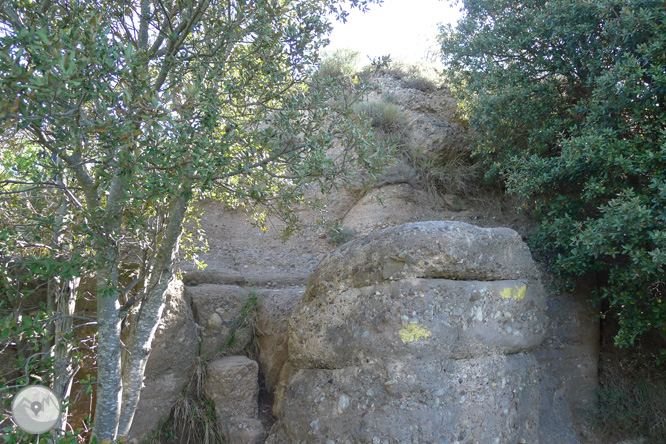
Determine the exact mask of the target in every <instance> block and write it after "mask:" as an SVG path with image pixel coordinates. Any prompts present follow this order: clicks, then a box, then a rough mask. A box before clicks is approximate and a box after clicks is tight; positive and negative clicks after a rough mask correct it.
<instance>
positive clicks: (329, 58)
mask: <svg viewBox="0 0 666 444" xmlns="http://www.w3.org/2000/svg"><path fill="white" fill-rule="evenodd" d="M359 55H360V53H359V52H358V51H352V50H350V49H338V50H336V51H334V52H332V53H330V54H325V55H324V57H323V60H322V62H321V63H320V65H319V68H318V70H317V73H318V74H319V75H320V76H322V77H352V76H354V74H356V72H357V71H358V67H357V65H358V58H359Z"/></svg>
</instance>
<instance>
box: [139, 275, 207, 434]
mask: <svg viewBox="0 0 666 444" xmlns="http://www.w3.org/2000/svg"><path fill="white" fill-rule="evenodd" d="M197 344H198V338H197V331H196V327H195V325H194V318H193V317H192V311H191V310H190V307H189V304H188V302H187V300H186V298H185V294H184V288H183V283H182V282H180V281H173V282H172V283H171V284H170V285H169V287H168V289H167V299H166V305H165V307H164V311H163V312H162V319H161V320H160V323H159V325H158V327H157V331H156V333H155V338H154V339H153V345H152V351H151V352H150V357H149V358H148V363H147V364H146V372H145V379H144V386H145V387H144V389H143V390H142V391H141V397H140V399H139V405H138V407H137V413H136V415H134V421H133V422H132V428H131V430H130V436H131V437H133V438H137V439H139V440H141V439H142V438H144V437H145V436H146V434H148V433H150V432H151V431H152V430H153V429H154V428H155V427H157V425H158V424H159V422H160V420H163V419H166V418H167V417H168V416H169V412H170V411H171V407H172V406H173V404H174V402H175V401H176V399H178V396H180V393H181V391H182V389H183V387H184V386H185V384H186V383H187V382H188V381H189V379H190V375H191V372H192V370H193V368H194V361H195V358H196V351H197Z"/></svg>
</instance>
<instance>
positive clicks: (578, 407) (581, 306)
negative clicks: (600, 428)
mask: <svg viewBox="0 0 666 444" xmlns="http://www.w3.org/2000/svg"><path fill="white" fill-rule="evenodd" d="M585 299H586V294H585V293H584V292H581V293H574V294H569V293H563V294H559V295H553V296H551V297H550V298H549V299H548V316H549V318H550V319H551V321H552V322H551V323H550V326H549V329H548V334H547V339H546V340H545V341H544V342H543V344H541V346H539V347H538V348H537V349H535V350H534V355H535V357H536V359H537V362H538V364H539V372H540V385H541V419H540V421H539V422H540V433H539V436H540V438H539V442H540V444H583V443H593V442H595V438H594V436H592V435H593V431H592V430H590V427H589V425H588V424H587V422H586V418H587V417H588V412H589V409H590V406H592V405H594V403H595V401H596V390H597V387H598V362H599V319H598V315H597V312H596V310H594V308H593V307H592V306H591V305H590V304H589V303H588V302H587V301H586V300H585Z"/></svg>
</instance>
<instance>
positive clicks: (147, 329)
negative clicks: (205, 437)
mask: <svg viewBox="0 0 666 444" xmlns="http://www.w3.org/2000/svg"><path fill="white" fill-rule="evenodd" d="M189 199H190V190H189V189H185V190H183V191H181V194H180V196H178V197H176V198H174V200H173V202H172V203H171V205H170V208H169V213H168V216H167V217H168V218H169V219H168V222H167V228H166V233H165V235H164V239H163V240H162V244H161V245H160V248H159V250H158V253H157V257H156V258H155V266H154V267H153V270H152V272H151V275H150V278H149V282H148V290H147V294H146V296H145V298H144V299H143V301H142V303H141V308H140V310H139V313H138V315H137V317H136V319H135V320H134V321H133V322H132V324H131V327H130V328H131V330H130V334H129V337H128V339H127V348H126V349H127V351H128V354H127V356H126V359H125V363H124V366H123V404H122V412H121V416H120V425H119V427H118V435H119V436H127V435H128V434H129V431H130V428H131V427H132V421H133V420H134V414H135V413H136V408H137V405H138V403H139V398H140V395H141V388H142V386H143V378H144V372H145V370H146V363H147V362H148V357H149V356H150V350H151V346H152V341H153V337H154V336H155V330H156V329H157V325H158V323H159V321H160V319H161V317H162V310H163V309H164V304H165V300H166V293H167V288H168V286H169V284H170V283H171V282H172V278H173V264H174V261H175V256H176V254H177V252H178V244H179V241H180V234H181V231H182V226H183V219H184V217H185V212H186V211H187V206H188V204H189Z"/></svg>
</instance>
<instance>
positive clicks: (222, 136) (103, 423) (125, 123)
mask: <svg viewBox="0 0 666 444" xmlns="http://www.w3.org/2000/svg"><path fill="white" fill-rule="evenodd" d="M372 2H375V0H352V1H351V2H350V4H351V6H353V7H360V8H365V7H366V5H367V4H368V3H372ZM343 6H344V2H343V1H340V0H256V1H251V0H226V1H225V0H140V1H138V0H124V1H117V2H95V1H80V0H68V1H57V0H55V1H53V0H42V1H41V2H37V1H32V0H13V1H6V2H3V3H2V6H1V7H0V124H1V126H2V130H1V132H0V135H1V137H2V143H3V155H2V165H3V169H2V171H1V173H2V177H0V180H2V182H1V184H2V186H3V189H2V197H3V208H2V210H3V212H4V213H5V215H6V217H7V219H6V220H5V221H4V222H3V223H2V227H1V228H2V237H1V238H0V239H2V243H1V244H0V249H1V250H2V256H4V257H9V256H11V257H12V258H15V257H16V256H17V255H20V256H22V257H23V259H22V260H23V261H24V263H26V264H28V265H29V266H28V269H29V270H30V273H29V276H28V277H29V278H31V279H33V280H34V278H35V277H36V276H39V277H42V278H44V279H45V280H46V281H47V282H49V284H48V286H49V290H48V293H50V294H51V295H53V297H51V298H50V299H49V300H51V301H53V302H52V303H51V305H52V307H51V308H53V309H55V310H56V312H57V314H56V315H55V318H57V319H59V320H63V319H69V320H70V323H71V319H72V314H73V309H72V301H75V300H76V298H77V286H78V282H79V280H80V279H81V278H84V277H86V276H92V277H93V279H94V281H95V286H96V303H97V319H96V321H97V327H98V332H97V367H98V376H97V382H98V384H97V404H96V414H95V419H94V433H95V435H96V436H97V438H99V439H100V440H115V439H117V438H119V437H123V436H126V435H127V433H128V432H129V429H130V427H131V424H132V419H133V417H134V413H135V410H136V406H137V403H138V400H139V394H140V388H141V384H142V381H143V372H144V368H145V364H146V361H147V359H148V356H149V353H150V346H151V341H152V338H153V335H154V332H155V329H156V326H157V323H158V321H159V319H160V316H161V312H162V308H163V306H164V298H165V290H166V288H167V286H168V284H169V282H170V281H171V280H172V279H173V278H174V271H175V268H176V265H177V260H178V257H179V245H180V239H181V233H182V231H183V221H184V220H185V219H186V218H187V217H188V211H189V209H190V203H191V202H192V201H193V199H195V198H198V197H201V196H208V197H214V198H217V199H219V200H221V201H224V202H226V203H229V204H237V205H248V206H251V207H252V208H256V212H257V214H258V213H259V211H260V210H259V209H258V208H259V205H263V208H270V209H271V210H273V211H275V212H277V213H278V214H280V215H282V216H284V217H285V218H288V219H289V220H292V221H293V213H291V212H290V208H291V206H292V205H293V204H299V203H303V202H304V198H303V190H304V189H305V187H306V185H307V184H308V183H311V182H313V181H319V183H320V185H321V186H322V187H324V188H325V187H326V186H328V185H330V184H331V181H332V180H333V179H334V178H335V177H337V176H339V175H340V174H341V173H343V172H345V171H347V169H348V168H347V167H348V163H349V162H351V161H354V162H361V163H363V164H365V165H366V166H368V167H372V166H373V164H374V162H375V161H376V160H377V159H379V157H380V156H379V155H378V152H377V149H378V148H377V146H376V145H374V144H373V143H372V137H371V132H370V131H369V130H367V128H365V127H363V126H361V125H359V120H358V118H357V117H354V116H353V114H351V113H350V107H349V106H346V105H349V104H345V103H341V102H340V100H333V99H335V98H339V97H340V96H341V95H340V94H339V91H338V89H339V87H341V86H342V85H341V84H338V83H336V82H335V79H328V80H326V82H328V83H326V84H325V85H323V84H320V83H321V82H324V80H322V79H321V78H319V79H318V80H311V79H312V78H311V77H310V76H309V74H311V72H312V70H313V67H314V66H316V64H317V62H318V58H317V57H318V56H317V54H318V50H319V48H320V47H321V46H322V44H323V43H324V42H325V39H324V36H325V35H326V33H327V32H328V31H330V23H329V22H328V21H327V18H326V17H328V16H330V15H331V14H333V15H335V16H337V17H338V18H342V19H344V17H345V16H346V13H345V12H344V10H343V9H342V7H343ZM317 82H319V83H317ZM336 88H338V89H336ZM344 97H350V96H349V94H345V95H344ZM334 143H340V144H342V146H343V147H344V148H345V149H344V150H343V154H341V155H340V156H339V157H338V158H336V159H332V158H329V156H328V154H329V152H330V150H329V148H330V147H331V146H333V144H334ZM21 202H24V203H28V208H25V207H22V206H21ZM21 218H25V220H26V221H29V223H23V222H21ZM45 239H48V240H47V241H45ZM9 262H11V260H9V259H8V260H7V261H6V263H7V264H8V263H9ZM9 270H10V267H9V266H5V268H4V269H3V276H4V277H5V284H8V285H9V287H8V288H10V287H11V288H12V289H15V288H16V287H15V286H12V285H11V284H15V283H16V282H19V280H17V279H14V280H11V279H10V276H11V273H10V271H9ZM24 280H25V279H24ZM57 301H59V302H57ZM13 319H14V320H13V321H12V322H13V324H12V325H16V323H17V318H13ZM7 325H9V324H7ZM123 326H125V327H124V328H123ZM60 328H63V329H64V331H68V330H70V329H71V328H72V326H71V325H65V326H64V327H63V326H60ZM60 333H62V332H60ZM54 336H55V338H58V337H61V336H63V335H59V334H58V332H54V331H51V334H48V332H46V333H44V334H43V337H44V338H45V341H51V346H52V347H55V348H56V349H58V347H57V342H58V341H57V340H56V339H54ZM123 344H124V346H123ZM61 348H62V347H61ZM68 353H69V351H68V350H65V353H64V355H63V354H62V353H61V355H60V357H59V358H58V356H57V353H55V355H56V359H61V360H64V361H67V362H65V367H68V368H69V370H68V372H67V374H66V377H65V379H63V381H69V380H71V374H72V371H73V370H72V368H71V367H72V365H71V360H70V361H68V357H67V356H68ZM51 354H52V355H53V353H51ZM57 379H58V377H56V380H57ZM59 384H60V385H59V387H60V388H62V387H63V384H65V382H61V383H59Z"/></svg>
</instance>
